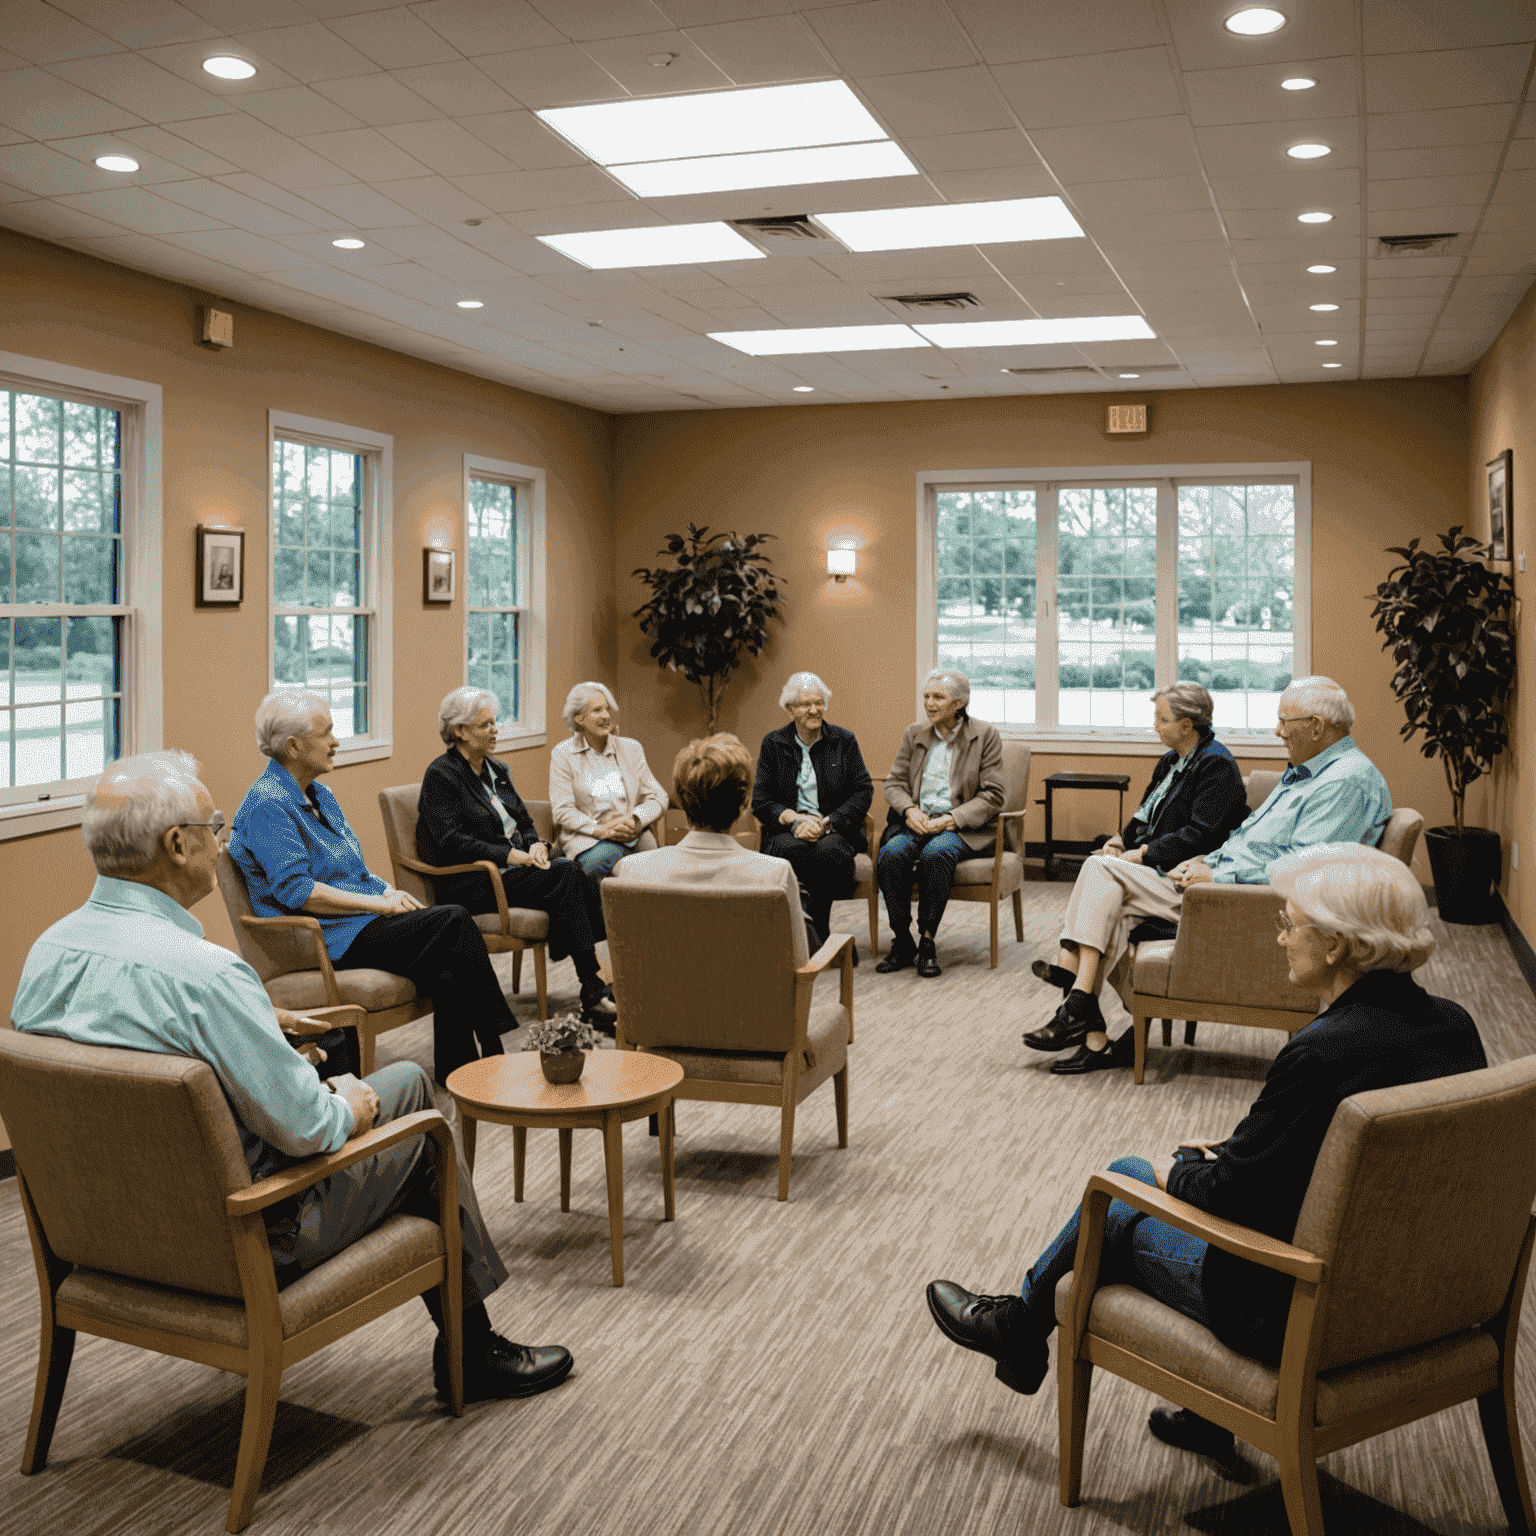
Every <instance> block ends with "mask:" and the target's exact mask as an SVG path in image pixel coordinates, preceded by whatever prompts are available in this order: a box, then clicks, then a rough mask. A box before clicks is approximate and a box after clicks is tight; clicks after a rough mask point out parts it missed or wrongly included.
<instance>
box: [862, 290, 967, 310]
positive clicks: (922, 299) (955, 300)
mask: <svg viewBox="0 0 1536 1536" xmlns="http://www.w3.org/2000/svg"><path fill="white" fill-rule="evenodd" d="M885 302H886V303H887V304H900V305H901V307H902V308H903V309H915V310H917V311H919V312H920V313H923V314H932V313H935V312H937V311H940V310H946V309H948V310H955V309H981V308H982V307H983V306H982V302H981V300H980V299H978V298H977V297H976V295H975V294H974V293H893V294H892V295H891V296H890V297H889V298H888V299H886V300H885Z"/></svg>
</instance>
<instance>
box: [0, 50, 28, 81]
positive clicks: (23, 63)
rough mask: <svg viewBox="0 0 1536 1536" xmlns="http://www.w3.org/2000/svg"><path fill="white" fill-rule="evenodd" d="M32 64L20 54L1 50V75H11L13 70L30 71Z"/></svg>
mask: <svg viewBox="0 0 1536 1536" xmlns="http://www.w3.org/2000/svg"><path fill="white" fill-rule="evenodd" d="M30 67H31V65H30V62H29V61H28V60H27V59H24V58H22V56H21V55H20V54H19V53H7V52H6V50H5V49H4V48H0V74H7V75H8V74H9V73H10V72H11V71H12V70H13V69H29V68H30Z"/></svg>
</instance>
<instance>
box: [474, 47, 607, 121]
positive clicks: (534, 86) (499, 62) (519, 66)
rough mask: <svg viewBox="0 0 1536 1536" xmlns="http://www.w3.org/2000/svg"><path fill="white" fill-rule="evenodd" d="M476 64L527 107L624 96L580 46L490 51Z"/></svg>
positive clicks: (561, 104) (605, 99) (566, 104)
mask: <svg viewBox="0 0 1536 1536" xmlns="http://www.w3.org/2000/svg"><path fill="white" fill-rule="evenodd" d="M476 63H478V64H479V66H480V68H481V69H483V70H484V71H485V73H486V74H488V75H489V76H490V77H491V79H492V80H494V81H495V82H496V83H497V85H499V86H501V87H502V88H503V89H504V90H507V91H510V92H511V93H512V95H513V96H515V97H516V98H517V100H518V101H520V102H521V103H522V104H523V105H524V106H525V107H561V106H569V105H572V104H575V103H579V102H586V101H611V100H614V99H616V98H618V97H621V96H623V95H624V92H623V90H622V89H621V88H620V86H619V83H618V81H617V80H615V79H614V78H613V76H612V75H610V74H609V73H608V72H607V71H606V70H604V69H599V68H598V66H597V65H596V64H594V63H593V62H592V60H591V59H590V58H589V57H588V56H587V55H586V54H585V53H584V52H582V50H581V49H580V48H577V47H575V46H574V45H572V44H570V43H562V44H561V45H560V46H558V47H554V48H523V49H519V50H518V52H516V53H496V54H489V55H487V56H485V57H483V58H480V59H477V60H476Z"/></svg>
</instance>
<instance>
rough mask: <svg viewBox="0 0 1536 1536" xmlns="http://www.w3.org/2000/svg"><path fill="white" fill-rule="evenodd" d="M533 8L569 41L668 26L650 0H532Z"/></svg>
mask: <svg viewBox="0 0 1536 1536" xmlns="http://www.w3.org/2000/svg"><path fill="white" fill-rule="evenodd" d="M531 3H532V5H533V8H534V9H535V10H536V11H538V12H539V14H540V15H541V16H543V17H544V18H545V20H547V21H548V22H549V24H550V25H551V26H553V27H557V28H558V29H559V30H560V31H561V32H562V33H563V34H564V35H565V36H566V37H568V38H570V39H571V41H572V42H576V43H584V42H591V41H595V40H597V39H599V38H608V37H630V36H633V35H634V34H636V33H640V32H659V31H665V30H667V28H668V27H669V26H670V25H671V23H670V22H669V21H668V20H667V17H666V16H665V14H664V13H663V12H662V9H661V7H660V6H657V5H653V4H652V3H651V0H531Z"/></svg>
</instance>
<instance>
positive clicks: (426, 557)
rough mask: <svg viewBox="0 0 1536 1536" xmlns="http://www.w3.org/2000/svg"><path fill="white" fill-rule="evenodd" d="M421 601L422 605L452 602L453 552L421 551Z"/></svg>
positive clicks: (443, 550)
mask: <svg viewBox="0 0 1536 1536" xmlns="http://www.w3.org/2000/svg"><path fill="white" fill-rule="evenodd" d="M421 600H422V602H424V603H451V602H452V601H453V551H452V550H451V549H424V550H422V552H421Z"/></svg>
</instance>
